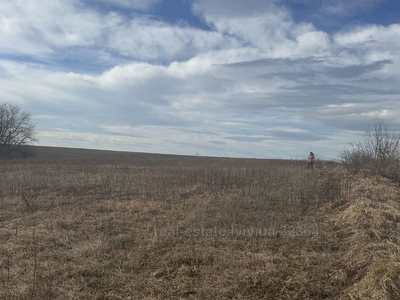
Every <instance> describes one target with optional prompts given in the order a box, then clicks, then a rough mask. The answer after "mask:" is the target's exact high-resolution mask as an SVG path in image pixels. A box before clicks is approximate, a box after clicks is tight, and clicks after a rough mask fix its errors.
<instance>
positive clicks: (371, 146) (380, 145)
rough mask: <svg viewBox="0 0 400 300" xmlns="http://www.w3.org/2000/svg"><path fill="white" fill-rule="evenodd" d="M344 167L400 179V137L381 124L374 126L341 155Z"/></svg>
mask: <svg viewBox="0 0 400 300" xmlns="http://www.w3.org/2000/svg"><path fill="white" fill-rule="evenodd" d="M341 158H342V162H343V163H344V165H345V166H347V167H349V168H351V169H353V170H356V171H359V170H363V169H365V170H369V171H372V172H373V173H374V174H379V175H382V176H385V177H388V178H390V179H395V180H399V179H400V170H399V166H400V164H399V162H400V135H399V134H397V133H394V132H392V131H391V130H389V129H388V128H387V127H386V126H385V125H383V124H377V125H375V126H374V127H373V128H372V129H371V130H369V131H368V132H367V135H366V138H365V139H364V140H363V141H361V142H358V143H356V144H354V145H352V147H351V148H350V149H348V150H345V151H344V152H343V153H342V155H341Z"/></svg>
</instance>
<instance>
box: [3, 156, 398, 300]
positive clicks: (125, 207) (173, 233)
mask: <svg viewBox="0 0 400 300" xmlns="http://www.w3.org/2000/svg"><path fill="white" fill-rule="evenodd" d="M157 159H158V158H157ZM0 169H1V170H0V171H1V173H2V174H3V176H2V179H1V181H0V192H1V194H0V225H1V226H0V241H1V243H0V299H400V294H399V291H400V278H399V274H400V263H399V257H400V256H399V249H400V248H399V245H400V244H399V240H398V238H399V234H398V229H399V228H398V223H399V221H400V207H399V205H400V204H399V199H400V198H399V195H400V194H399V189H398V188H397V187H396V186H394V185H392V184H391V183H390V182H388V181H386V180H384V179H382V178H380V177H365V176H361V175H357V176H355V175H349V174H347V173H346V171H344V170H342V169H341V168H338V167H334V166H329V167H328V166H321V167H320V168H319V169H317V170H314V171H310V170H306V169H305V168H304V166H303V165H302V164H301V163H299V162H290V161H286V162H285V161H256V160H229V159H200V158H185V159H182V160H181V161H179V160H178V159H175V160H165V159H158V160H157V161H154V160H153V161H151V162H149V163H148V164H147V163H146V161H145V160H141V161H140V162H138V161H135V162H132V161H131V162H129V161H103V162H102V163H97V164H91V163H83V162H81V161H41V162H40V163H39V162H37V161H31V162H29V161H12V162H7V163H6V162H4V163H2V165H1V167H0Z"/></svg>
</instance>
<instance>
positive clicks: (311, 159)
mask: <svg viewBox="0 0 400 300" xmlns="http://www.w3.org/2000/svg"><path fill="white" fill-rule="evenodd" d="M314 163H315V154H314V152H310V154H309V155H308V168H309V169H314Z"/></svg>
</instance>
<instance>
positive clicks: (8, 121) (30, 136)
mask: <svg viewBox="0 0 400 300" xmlns="http://www.w3.org/2000/svg"><path fill="white" fill-rule="evenodd" d="M34 129H35V128H34V125H33V123H32V119H31V115H30V114H29V113H27V112H24V111H22V110H21V108H20V107H19V106H17V105H13V104H8V103H3V104H0V146H1V148H2V149H3V150H5V151H11V150H12V149H15V148H16V147H18V146H23V145H26V144H29V143H30V142H33V141H34V140H35V139H34V131H35V130H34Z"/></svg>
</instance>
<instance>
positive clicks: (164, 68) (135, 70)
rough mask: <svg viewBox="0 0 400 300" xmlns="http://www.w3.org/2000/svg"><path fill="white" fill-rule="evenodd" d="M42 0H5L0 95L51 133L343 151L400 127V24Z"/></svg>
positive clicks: (168, 144) (197, 148) (207, 150)
mask: <svg viewBox="0 0 400 300" xmlns="http://www.w3.org/2000/svg"><path fill="white" fill-rule="evenodd" d="M160 1H161V0H160ZM94 2H98V3H100V2H102V3H103V4H104V2H108V3H107V6H106V7H107V9H104V7H101V8H99V6H97V5H95V3H94ZM40 3H41V4H40V5H39V6H38V5H37V1H33V0H25V1H12V2H11V1H10V2H2V3H0V12H1V14H0V25H1V26H0V87H1V89H0V96H1V99H2V100H5V101H8V102H13V103H17V104H19V105H21V106H23V107H24V108H25V109H27V110H29V111H31V112H32V113H33V116H34V119H35V122H36V123H37V127H38V131H39V132H38V138H39V140H40V142H41V143H42V144H50V145H62V146H80V147H90V148H108V149H110V148H111V149H119V150H132V151H151V152H163V153H179V154H194V153H200V154H206V155H222V156H252V157H290V158H299V157H303V156H304V154H305V153H306V152H307V151H311V150H314V151H315V152H317V153H320V155H321V156H322V157H326V158H334V157H336V156H337V154H338V152H339V151H341V149H342V148H343V147H344V146H345V145H346V144H347V143H348V142H350V141H352V139H354V137H355V136H357V135H358V134H360V132H361V131H362V130H364V129H365V128H368V126H370V125H371V124H373V123H374V122H379V121H384V122H386V123H387V124H388V125H390V126H392V127H394V128H398V126H399V125H400V124H399V121H398V120H399V115H400V107H399V105H398V101H399V95H400V90H399V88H398V84H396V83H397V82H398V81H399V79H400V61H399V60H400V59H399V57H400V56H399V54H400V42H399V41H400V24H391V25H386V26H384V25H379V24H367V25H357V26H352V27H348V28H346V29H344V30H340V31H335V32H326V31H323V30H322V29H319V28H318V26H317V25H315V24H312V23H310V22H306V21H298V20H295V19H294V18H293V17H292V14H291V11H290V9H289V7H288V6H286V5H285V4H284V2H283V1H257V0H251V1H246V3H245V2H243V1H239V0H231V1H227V0H226V1H225V0H224V1H210V0H196V1H194V2H193V5H192V15H191V16H190V17H191V18H198V20H200V21H201V22H203V23H204V26H201V27H194V26H191V25H188V22H184V21H182V20H180V19H179V18H177V21H176V22H173V23H171V22H167V21H165V20H163V18H162V15H160V16H158V15H154V14H153V13H152V9H153V8H154V7H155V6H157V5H158V4H159V1H124V0H96V1H83V0H82V1H78V0H63V1H50V0H44V1H41V2H40ZM341 3H342V2H338V4H337V5H342V4H341ZM346 3H347V2H346ZM360 3H361V2H360ZM363 3H364V2H363ZM343 5H346V4H345V2H343ZM360 5H361V4H360ZM368 5H371V6H372V5H379V3H378V1H371V3H369V4H368ZM114 7H115V9H114ZM320 9H321V8H320V7H318V8H316V10H320ZM326 9H328V8H326ZM60 15H62V16H63V17H62V18H60V17H59V16H60Z"/></svg>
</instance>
